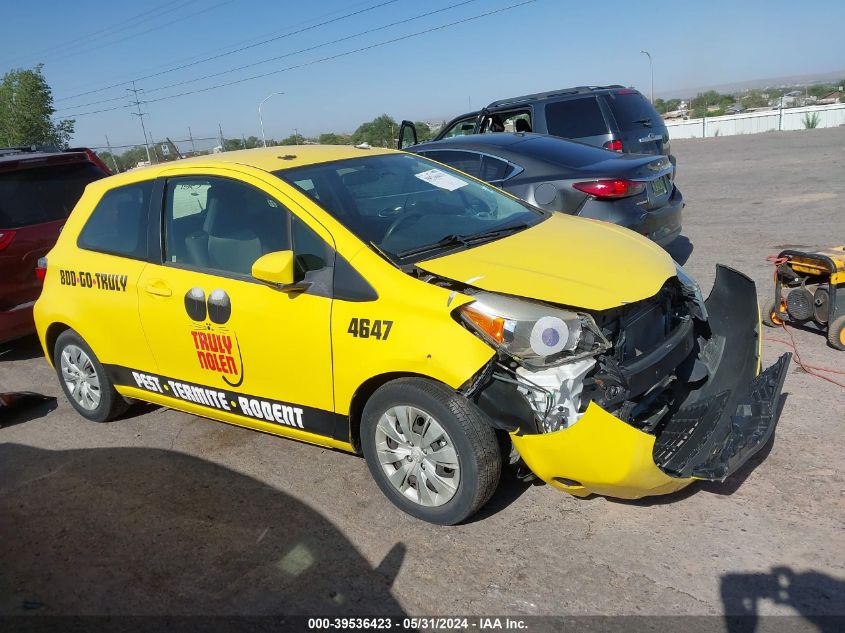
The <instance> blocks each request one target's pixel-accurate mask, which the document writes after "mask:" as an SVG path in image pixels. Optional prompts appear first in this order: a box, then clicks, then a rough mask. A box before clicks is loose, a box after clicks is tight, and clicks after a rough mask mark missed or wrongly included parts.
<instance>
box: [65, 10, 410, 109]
mask: <svg viewBox="0 0 845 633" xmlns="http://www.w3.org/2000/svg"><path fill="white" fill-rule="evenodd" d="M229 1H231V0H229ZM398 1H399V0H385V1H384V2H381V3H379V4H376V5H373V6H371V7H367V8H366V9H359V10H357V11H353V12H351V13H346V14H344V15H342V16H340V17H337V18H332V19H331V20H326V21H324V22H320V23H319V24H314V25H312V26H308V27H305V28H302V29H298V30H296V31H291V32H288V33H285V34H283V35H278V36H276V37H271V38H268V39H264V40H261V41H259V42H256V43H254V44H249V45H248V46H242V47H240V48H236V49H234V50H231V51H228V52H225V53H218V54H216V55H212V56H211V57H205V58H202V59H199V60H197V61H194V62H190V63H186V64H181V65H179V66H174V67H173V68H170V69H168V70H162V71H160V72H157V73H150V74H148V75H143V76H141V77H135V79H134V81H143V80H145V79H152V78H153V77H160V76H161V75H166V74H169V73H172V72H176V71H177V70H184V69H185V68H190V67H192V66H196V65H198V64H204V63H205V62H209V61H213V60H215V59H220V58H221V57H226V56H228V55H234V54H235V53H241V52H243V51H246V50H249V49H251V48H255V47H256V46H263V45H264V44H269V43H270V42H275V41H277V40H280V39H284V38H286V37H291V36H293V35H299V34H300V33H305V32H306V31H311V30H313V29H316V28H319V27H321V26H326V25H327V24H332V23H334V22H338V21H340V20H345V19H346V18H350V17H353V16H356V15H361V14H362V13H366V12H368V11H372V10H373V9H378V8H380V7H383V6H386V5H388V4H394V3H396V2H398ZM127 83H129V82H127V81H121V82H119V83H115V84H112V85H110V86H106V87H105V88H98V89H96V90H88V91H87V92H80V93H77V94H75V95H71V96H69V97H62V98H61V99H56V102H58V101H66V100H68V99H75V98H77V97H82V96H85V95H90V94H94V93H97V92H103V91H105V90H111V89H112V88H118V87H120V86H125V85H126V84H127Z"/></svg>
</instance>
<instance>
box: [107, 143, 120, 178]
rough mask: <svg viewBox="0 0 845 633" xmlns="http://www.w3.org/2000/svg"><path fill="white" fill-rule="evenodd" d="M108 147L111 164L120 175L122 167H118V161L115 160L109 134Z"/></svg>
mask: <svg viewBox="0 0 845 633" xmlns="http://www.w3.org/2000/svg"><path fill="white" fill-rule="evenodd" d="M106 147H108V148H109V156H111V162H112V163H114V173H116V174H117V173H120V167H118V166H117V161H116V160H115V158H114V152H112V150H111V143H109V135H108V134H106Z"/></svg>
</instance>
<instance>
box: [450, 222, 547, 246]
mask: <svg viewBox="0 0 845 633" xmlns="http://www.w3.org/2000/svg"><path fill="white" fill-rule="evenodd" d="M529 226H531V225H530V224H526V223H525V222H520V223H519V224H511V225H510V226H504V227H501V228H498V229H490V230H489V231H482V232H481V233H473V234H472V235H468V236H466V238H465V239H466V241H467V243H469V244H475V243H477V242H486V241H487V240H490V239H493V238H497V237H501V236H502V235H507V234H508V233H515V232H516V231H521V230H523V229H527V228H528V227H529Z"/></svg>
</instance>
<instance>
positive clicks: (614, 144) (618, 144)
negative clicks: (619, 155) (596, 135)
mask: <svg viewBox="0 0 845 633" xmlns="http://www.w3.org/2000/svg"><path fill="white" fill-rule="evenodd" d="M602 147H604V148H605V149H609V150H611V151H613V152H621V151H622V141H620V140H619V139H616V140H615V141H608V142H607V143H605V144H604V145H602Z"/></svg>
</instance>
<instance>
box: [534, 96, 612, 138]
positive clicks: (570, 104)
mask: <svg viewBox="0 0 845 633" xmlns="http://www.w3.org/2000/svg"><path fill="white" fill-rule="evenodd" d="M546 126H547V127H548V129H549V134H551V135H552V136H560V137H563V138H584V137H587V136H601V135H602V134H607V133H608V128H607V122H606V121H605V120H604V115H603V114H602V111H601V109H600V108H599V102H598V100H597V99H596V98H595V97H583V98H579V99H566V100H564V101H556V102H552V103H549V104H546Z"/></svg>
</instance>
